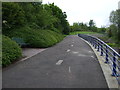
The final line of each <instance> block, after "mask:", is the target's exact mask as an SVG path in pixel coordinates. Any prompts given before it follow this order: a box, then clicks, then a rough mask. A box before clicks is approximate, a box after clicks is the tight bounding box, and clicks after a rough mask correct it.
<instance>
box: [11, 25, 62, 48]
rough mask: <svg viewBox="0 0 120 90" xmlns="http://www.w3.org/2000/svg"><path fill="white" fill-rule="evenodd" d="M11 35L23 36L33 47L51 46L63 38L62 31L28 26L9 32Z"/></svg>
mask: <svg viewBox="0 0 120 90" xmlns="http://www.w3.org/2000/svg"><path fill="white" fill-rule="evenodd" d="M9 37H11V38H12V37H19V38H23V39H24V41H25V42H26V43H29V44H30V46H31V47H49V46H52V45H54V44H56V43H57V42H59V41H61V40H62V39H63V35H62V34H61V33H57V32H54V31H51V30H32V29H31V28H29V27H27V26H26V27H23V28H20V29H18V30H16V31H15V30H14V32H11V34H9Z"/></svg>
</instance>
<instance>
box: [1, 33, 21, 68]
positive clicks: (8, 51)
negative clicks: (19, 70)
mask: <svg viewBox="0 0 120 90" xmlns="http://www.w3.org/2000/svg"><path fill="white" fill-rule="evenodd" d="M21 56H22V50H21V48H20V47H19V46H18V44H17V43H16V42H14V41H12V40H11V39H10V38H8V37H7V36H4V35H2V66H3V67H4V66H7V65H9V64H11V63H12V62H14V61H15V60H16V59H18V58H19V57H21Z"/></svg>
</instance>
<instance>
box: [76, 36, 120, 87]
mask: <svg viewBox="0 0 120 90" xmlns="http://www.w3.org/2000/svg"><path fill="white" fill-rule="evenodd" d="M78 36H79V37H81V38H83V39H85V40H86V41H88V42H89V43H90V44H91V45H92V46H93V47H94V48H95V49H97V51H99V52H100V53H101V54H100V55H101V56H104V57H105V60H106V61H105V63H107V64H108V65H109V66H110V69H111V70H112V76H114V77H116V79H117V81H118V84H119V85H120V79H118V78H119V76H120V54H119V53H118V52H116V51H115V50H114V49H113V48H112V47H110V46H109V45H107V44H106V43H105V42H103V41H102V40H100V39H99V38H97V37H95V36H90V35H85V34H78Z"/></svg>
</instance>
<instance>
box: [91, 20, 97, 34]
mask: <svg viewBox="0 0 120 90" xmlns="http://www.w3.org/2000/svg"><path fill="white" fill-rule="evenodd" d="M89 29H90V31H93V32H97V27H96V26H95V22H94V21H93V20H90V21H89Z"/></svg>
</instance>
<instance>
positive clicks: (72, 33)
mask: <svg viewBox="0 0 120 90" xmlns="http://www.w3.org/2000/svg"><path fill="white" fill-rule="evenodd" d="M77 34H98V33H97V32H90V31H76V32H71V33H70V35H77Z"/></svg>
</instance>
